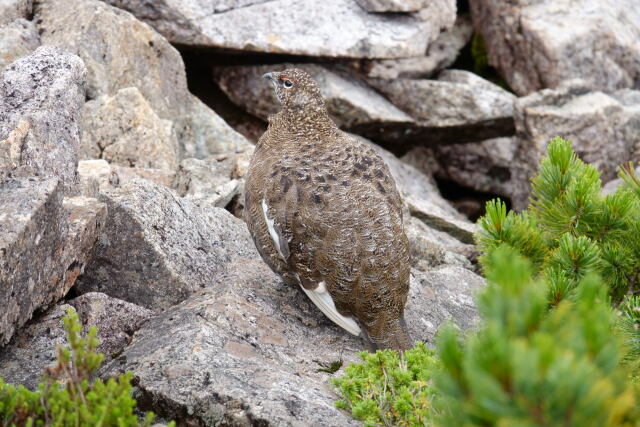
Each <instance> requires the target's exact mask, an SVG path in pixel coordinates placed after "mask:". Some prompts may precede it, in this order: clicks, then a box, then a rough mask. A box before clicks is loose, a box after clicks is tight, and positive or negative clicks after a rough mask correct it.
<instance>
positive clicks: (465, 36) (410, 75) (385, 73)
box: [356, 16, 473, 80]
mask: <svg viewBox="0 0 640 427" xmlns="http://www.w3.org/2000/svg"><path fill="white" fill-rule="evenodd" d="M472 34H473V27H472V25H471V20H470V19H469V18H467V17H463V16H459V17H458V19H457V20H456V24H455V25H454V26H453V28H451V29H449V30H447V31H443V32H442V33H440V35H439V36H438V38H437V39H436V40H435V41H434V42H433V43H431V44H430V45H429V48H428V49H427V52H426V54H424V55H422V56H415V57H410V58H397V59H372V60H362V61H360V62H361V63H360V64H358V65H357V66H356V67H357V69H358V70H359V71H360V72H361V73H363V74H364V75H366V76H367V77H370V78H379V79H385V80H392V79H397V78H402V79H424V78H428V77H431V76H432V75H433V74H434V73H435V72H437V71H440V70H443V69H445V68H447V67H449V66H450V65H451V64H453V63H454V61H455V60H456V58H457V57H458V53H460V50H461V49H462V48H463V47H464V46H465V45H466V44H467V43H469V40H471V35H472Z"/></svg>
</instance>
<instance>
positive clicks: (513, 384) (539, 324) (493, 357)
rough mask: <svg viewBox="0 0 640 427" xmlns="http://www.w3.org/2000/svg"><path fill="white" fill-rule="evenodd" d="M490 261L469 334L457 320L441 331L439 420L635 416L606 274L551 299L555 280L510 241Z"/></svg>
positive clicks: (614, 419) (513, 422) (597, 420)
mask: <svg viewBox="0 0 640 427" xmlns="http://www.w3.org/2000/svg"><path fill="white" fill-rule="evenodd" d="M485 266H486V273H487V281H488V285H487V287H486V288H485V289H484V290H483V291H482V292H481V293H480V295H479V297H478V309H479V311H480V313H481V316H482V320H483V323H482V327H481V329H480V330H479V331H478V332H477V334H474V335H472V336H469V337H467V338H466V339H464V340H461V339H460V337H459V336H458V333H457V332H456V331H455V330H453V329H452V328H448V329H444V330H443V331H442V332H441V333H440V334H439V335H438V355H439V356H440V361H441V363H442V366H443V373H442V374H441V375H439V376H438V377H437V380H436V385H437V389H438V391H439V392H440V395H441V400H440V401H439V407H440V408H441V413H442V416H441V418H440V419H439V420H438V421H439V422H440V424H441V425H443V426H454V425H456V426H466V425H481V426H489V425H498V426H614V425H616V426H618V425H634V423H635V422H637V420H638V418H637V415H638V414H637V412H636V411H637V410H636V409H635V402H636V394H635V389H634V387H633V386H632V384H631V382H630V381H629V379H628V375H627V373H626V372H625V371H624V369H622V367H621V364H620V362H621V359H622V357H623V355H624V350H623V346H622V343H621V339H620V338H619V337H618V336H617V335H616V334H615V333H614V330H615V329H614V326H615V320H616V319H615V314H614V313H613V310H612V309H611V307H610V301H609V296H608V294H607V287H606V285H605V284H604V283H603V282H602V280H600V279H599V278H598V276H596V275H594V274H586V275H585V276H584V277H583V278H581V279H580V280H579V282H578V284H577V285H576V287H575V289H574V292H573V295H572V298H566V299H564V300H562V301H561V302H559V303H558V304H557V305H556V306H555V307H551V308H550V305H549V301H548V295H549V292H548V289H547V287H549V286H550V283H549V282H548V281H547V280H545V278H540V279H534V278H533V274H532V273H533V269H532V264H531V262H529V261H528V260H526V259H524V258H522V257H521V256H520V255H518V254H517V253H516V252H515V251H514V250H513V249H512V248H510V247H508V246H507V245H503V246H501V247H499V248H496V249H495V250H493V251H492V252H491V254H490V255H488V256H487V257H486V258H485ZM440 405H441V406H440Z"/></svg>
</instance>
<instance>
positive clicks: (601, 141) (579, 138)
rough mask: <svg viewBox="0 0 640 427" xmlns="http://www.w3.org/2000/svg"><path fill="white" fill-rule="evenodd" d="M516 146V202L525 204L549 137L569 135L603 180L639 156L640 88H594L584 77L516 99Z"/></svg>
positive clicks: (521, 207)
mask: <svg viewBox="0 0 640 427" xmlns="http://www.w3.org/2000/svg"><path fill="white" fill-rule="evenodd" d="M516 128H517V133H518V139H517V148H516V152H515V155H514V163H513V168H512V176H513V199H512V201H513V206H514V207H515V208H517V209H524V208H525V207H526V206H527V200H528V197H529V194H530V192H531V182H530V179H531V178H532V177H533V176H534V175H535V174H536V173H537V171H538V166H539V163H540V160H541V159H542V157H543V156H544V155H545V154H546V151H547V144H548V143H549V141H550V140H551V138H553V137H555V136H560V137H562V138H564V139H569V140H571V141H572V143H573V148H574V150H575V152H576V153H577V154H578V156H579V157H580V158H581V159H582V160H584V161H585V162H587V163H591V164H593V165H594V166H596V167H597V168H598V170H599V171H600V176H601V178H602V180H603V182H605V183H606V182H608V181H610V180H612V179H614V178H615V177H616V170H617V167H618V166H620V165H621V164H622V163H624V162H626V161H629V160H636V161H637V160H640V91H634V90H630V89H625V90H620V91H616V92H613V93H609V94H605V93H603V92H591V91H589V89H588V87H585V85H584V84H583V82H576V81H571V82H566V83H565V84H563V85H562V86H561V87H559V88H558V89H555V90H554V89H546V90H542V91H540V92H536V93H533V94H531V95H529V96H526V97H523V98H520V99H518V101H517V103H516Z"/></svg>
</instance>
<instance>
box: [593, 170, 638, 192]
mask: <svg viewBox="0 0 640 427" xmlns="http://www.w3.org/2000/svg"><path fill="white" fill-rule="evenodd" d="M636 175H640V166H638V167H637V168H636ZM623 184H624V181H623V180H622V178H617V179H614V180H613V181H609V182H607V183H606V184H605V185H603V186H602V195H603V196H608V195H609V194H613V193H615V192H616V191H618V188H619V187H620V186H621V185H623Z"/></svg>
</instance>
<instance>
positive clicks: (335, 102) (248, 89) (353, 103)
mask: <svg viewBox="0 0 640 427" xmlns="http://www.w3.org/2000/svg"><path fill="white" fill-rule="evenodd" d="M286 68H301V69H303V70H305V71H306V72H308V73H309V74H310V75H311V76H312V77H313V78H314V80H315V81H316V82H317V83H318V86H319V87H320V91H321V92H322V95H323V96H324V98H325V100H326V106H327V110H328V111H329V114H330V115H331V117H332V118H333V120H334V121H335V122H336V124H337V125H338V126H340V127H341V128H344V129H351V128H354V127H359V126H360V127H361V126H373V127H381V126H385V125H387V126H388V125H391V124H396V125H397V124H401V123H407V122H411V121H412V120H413V119H411V117H409V116H408V115H407V114H405V113H404V112H402V111H401V110H399V109H398V108H397V107H395V106H394V105H393V104H391V103H390V102H389V101H387V100H386V99H385V98H384V97H383V96H381V95H380V94H378V93H377V92H376V91H374V90H373V89H372V88H370V87H369V86H367V85H366V84H364V83H363V82H361V81H360V80H358V79H357V78H356V77H355V76H352V75H349V74H347V73H344V72H342V73H341V72H338V71H335V70H331V69H328V68H326V67H324V66H321V65H316V64H290V63H288V64H270V65H244V66H233V67H221V68H219V69H217V70H216V72H215V73H214V75H215V78H216V81H217V82H218V85H219V86H220V88H221V89H222V90H223V91H224V92H225V93H226V94H227V96H229V98H230V99H231V101H233V103H235V104H236V105H238V106H240V107H242V108H244V109H245V110H247V111H248V112H249V113H251V114H253V115H255V116H257V117H260V118H261V119H263V120H266V119H267V118H268V117H269V116H270V115H271V114H275V113H277V112H278V111H280V109H281V108H282V106H281V105H280V103H279V102H278V100H277V98H276V96H275V93H274V90H273V87H272V85H271V84H270V83H269V82H268V81H266V80H265V79H263V78H262V75H263V74H264V73H266V72H269V71H274V70H275V71H282V70H284V69H286Z"/></svg>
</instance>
